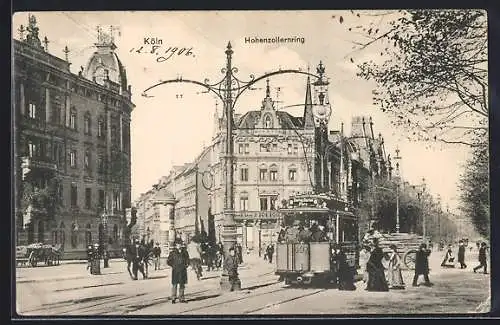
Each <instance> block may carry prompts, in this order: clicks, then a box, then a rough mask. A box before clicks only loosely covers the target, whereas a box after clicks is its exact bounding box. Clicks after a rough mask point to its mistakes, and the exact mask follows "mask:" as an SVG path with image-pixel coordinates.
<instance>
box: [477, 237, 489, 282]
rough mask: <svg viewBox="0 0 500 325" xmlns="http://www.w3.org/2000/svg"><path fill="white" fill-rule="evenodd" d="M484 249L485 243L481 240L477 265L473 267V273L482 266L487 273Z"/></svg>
mask: <svg viewBox="0 0 500 325" xmlns="http://www.w3.org/2000/svg"><path fill="white" fill-rule="evenodd" d="M486 249H487V248H486V243H485V242H482V243H481V244H480V248H479V255H478V260H479V265H478V266H476V267H475V268H474V273H476V271H477V270H479V269H480V268H483V272H484V274H488V272H487V271H486V270H487V267H488V265H487V263H486Z"/></svg>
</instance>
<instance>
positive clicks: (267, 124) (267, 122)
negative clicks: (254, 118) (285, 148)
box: [264, 114, 273, 129]
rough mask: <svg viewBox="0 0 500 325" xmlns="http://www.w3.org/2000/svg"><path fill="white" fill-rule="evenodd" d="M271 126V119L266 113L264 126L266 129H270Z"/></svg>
mask: <svg viewBox="0 0 500 325" xmlns="http://www.w3.org/2000/svg"><path fill="white" fill-rule="evenodd" d="M272 127H273V119H272V117H271V115H269V114H268V115H266V116H264V128H266V129H272Z"/></svg>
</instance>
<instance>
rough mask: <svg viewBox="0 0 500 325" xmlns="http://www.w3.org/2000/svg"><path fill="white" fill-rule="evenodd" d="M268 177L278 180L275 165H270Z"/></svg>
mask: <svg viewBox="0 0 500 325" xmlns="http://www.w3.org/2000/svg"><path fill="white" fill-rule="evenodd" d="M269 179H270V180H271V181H277V180H278V167H277V166H276V165H272V166H271V168H270V170H269Z"/></svg>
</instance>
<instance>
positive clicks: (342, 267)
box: [335, 246, 356, 291]
mask: <svg viewBox="0 0 500 325" xmlns="http://www.w3.org/2000/svg"><path fill="white" fill-rule="evenodd" d="M335 253H336V258H337V265H338V288H339V290H348V291H354V290H356V286H355V285H354V272H352V269H351V267H350V265H349V264H348V263H347V256H346V255H345V253H344V251H343V250H342V248H341V247H340V246H337V250H336V252H335Z"/></svg>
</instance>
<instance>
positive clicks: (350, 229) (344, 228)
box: [339, 219, 358, 241]
mask: <svg viewBox="0 0 500 325" xmlns="http://www.w3.org/2000/svg"><path fill="white" fill-rule="evenodd" d="M339 230H340V232H339V237H340V238H339V239H340V240H341V241H356V238H357V235H358V232H357V229H356V224H355V222H354V221H353V220H349V219H343V220H341V222H340V229H339Z"/></svg>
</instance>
